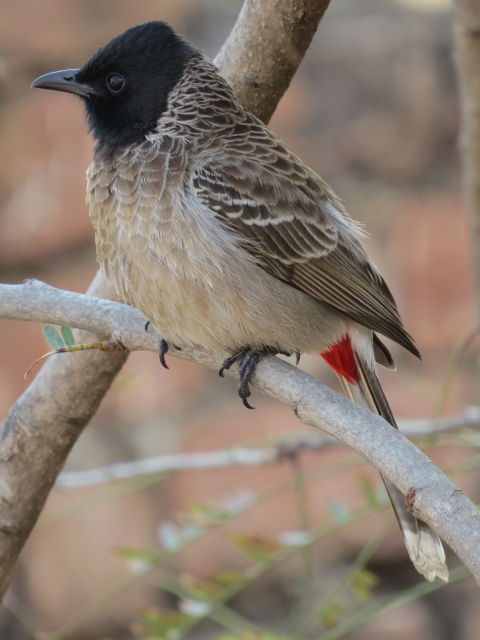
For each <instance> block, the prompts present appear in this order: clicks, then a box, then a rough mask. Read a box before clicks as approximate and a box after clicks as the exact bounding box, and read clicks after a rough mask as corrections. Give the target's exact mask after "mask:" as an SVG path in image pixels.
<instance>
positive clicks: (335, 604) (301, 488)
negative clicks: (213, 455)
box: [0, 0, 480, 640]
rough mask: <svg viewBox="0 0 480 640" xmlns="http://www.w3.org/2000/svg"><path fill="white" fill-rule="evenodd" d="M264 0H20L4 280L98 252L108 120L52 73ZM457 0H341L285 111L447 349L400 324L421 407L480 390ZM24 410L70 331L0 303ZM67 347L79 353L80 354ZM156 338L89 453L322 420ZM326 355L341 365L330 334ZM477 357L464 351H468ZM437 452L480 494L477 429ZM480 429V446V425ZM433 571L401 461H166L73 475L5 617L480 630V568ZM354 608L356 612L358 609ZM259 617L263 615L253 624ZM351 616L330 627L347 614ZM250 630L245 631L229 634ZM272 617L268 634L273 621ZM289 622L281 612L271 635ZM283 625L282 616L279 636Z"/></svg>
mask: <svg viewBox="0 0 480 640" xmlns="http://www.w3.org/2000/svg"><path fill="white" fill-rule="evenodd" d="M241 4H242V2H241V0H163V1H162V2H161V3H159V2H158V1H153V0H141V1H139V2H135V3H132V2H128V1H127V0H115V1H114V0H93V1H92V0H74V1H72V2H68V3H66V2H63V1H62V0H42V2H38V3H32V2H28V1H27V0H15V1H14V0H2V2H1V20H0V140H1V143H0V144H1V150H2V151H1V153H0V224H1V233H0V281H1V282H20V281H22V280H23V279H25V278H32V277H34V278H39V279H41V280H44V281H46V282H48V283H49V284H52V285H54V286H57V287H62V288H66V289H70V290H75V291H84V290H85V289H86V287H87V286H88V284H89V282H90V280H91V279H92V277H93V275H94V274H95V272H96V263H95V253H94V246H93V234H92V229H91V226H90V221H89V218H88V215H87V210H86V207H85V204H84V189H85V178H84V175H85V170H86V167H87V166H88V163H89V160H90V156H91V152H92V141H91V139H90V138H89V136H88V133H87V129H86V124H85V122H84V118H83V113H82V108H81V105H80V103H79V101H77V100H75V99H73V98H72V97H71V96H68V95H59V94H54V93H50V92H41V91H32V90H30V88H29V86H30V82H31V81H32V79H33V78H35V77H36V76H38V75H40V74H41V73H45V72H47V71H50V70H53V69H57V68H59V69H62V68H70V67H79V66H81V65H82V63H83V62H84V61H85V60H86V59H87V58H88V57H89V56H90V55H91V54H92V53H93V52H94V51H95V50H96V49H97V48H98V47H99V46H100V45H102V44H104V43H106V42H107V41H108V40H109V39H110V38H111V37H113V36H114V35H116V34H118V33H119V32H120V31H122V30H123V29H125V28H127V27H129V26H131V25H133V24H138V23H141V22H145V21H148V20H152V19H162V20H167V21H168V22H170V23H171V24H172V25H174V27H176V28H177V29H178V30H179V31H180V32H181V33H183V34H184V35H185V36H186V37H187V38H188V39H189V40H191V41H192V42H193V43H195V44H196V45H198V46H200V47H201V48H203V49H204V50H205V51H206V52H207V53H208V54H209V55H210V56H212V57H213V56H214V55H215V53H216V52H217V50H218V48H219V46H220V45H221V43H222V42H223V40H224V38H225V37H226V35H227V33H228V31H229V29H230V28H231V26H232V24H233V22H234V20H235V17H236V15H237V13H238V11H239V9H240V7H241ZM458 111H459V107H458V96H457V87H456V80H455V73H454V65H453V55H452V18H451V12H450V7H449V4H448V3H447V2H443V1H440V0H438V1H435V0H430V1H428V0H423V1H422V2H421V1H419V0H418V1H415V0H409V1H408V2H406V1H404V2H401V1H399V0H398V1H396V0H362V2H358V0H334V1H333V2H332V5H331V7H330V9H329V10H328V11H327V14H326V15H325V18H324V19H323V21H322V23H321V26H320V29H319V32H318V34H317V36H316V38H315V39H314V42H313V44H312V46H311V48H310V50H309V52H308V54H307V56H306V58H305V60H304V62H303V64H302V65H301V67H300V69H299V71H298V73H297V75H296V77H295V79H294V81H293V82H292V85H291V87H290V89H289V91H288V92H287V94H286V95H285V97H284V98H283V100H282V102H281V104H280V105H279V108H278V109H277V111H276V113H275V116H274V118H273V120H272V123H271V126H272V128H273V129H274V131H275V132H276V133H277V134H278V135H279V136H280V137H281V138H283V139H284V140H285V141H286V142H287V143H288V145H289V146H290V147H291V148H292V149H293V150H294V151H295V152H296V153H298V154H299V155H300V156H301V157H302V158H303V159H304V160H305V161H306V162H307V163H308V164H310V165H311V166H312V167H313V168H314V169H315V170H316V171H318V172H319V173H320V174H321V175H322V176H323V177H324V178H325V179H326V180H327V181H328V182H329V183H330V184H331V185H332V186H333V188H334V189H335V191H336V192H337V193H338V194H340V195H341V196H342V198H343V200H344V202H345V203H346V206H347V208H348V210H349V211H350V212H351V214H352V215H353V217H355V218H357V219H359V220H361V221H363V222H364V223H365V226H366V228H367V229H368V232H369V233H370V234H371V238H370V239H369V240H368V250H369V252H370V253H371V255H372V256H373V257H374V259H375V261H376V263H377V264H378V266H379V268H380V270H381V271H382V273H383V274H384V276H385V277H386V279H387V281H388V282H389V284H390V285H391V288H392V290H393V292H394V294H395V296H396V298H397V301H398V303H399V307H400V309H401V311H402V315H403V318H404V321H405V324H406V326H407V328H408V330H409V331H410V332H411V333H412V335H413V336H414V337H415V339H416V342H417V344H418V346H419V348H420V350H421V352H422V354H423V361H422V362H419V361H415V360H414V359H413V358H412V357H410V356H409V355H408V354H406V353H404V352H402V351H401V350H400V349H399V348H398V349H397V347H396V346H393V347H392V351H393V353H394V355H395V359H396V362H397V368H398V371H397V372H396V373H392V372H387V371H385V372H384V371H382V372H381V379H382V384H383V385H384V388H385V391H386V394H387V396H388V397H389V399H390V402H391V404H392V407H393V410H394V412H395V414H396V415H398V416H399V417H400V418H402V419H416V418H432V417H438V416H440V415H453V414H456V413H460V412H462V411H463V410H464V409H465V407H467V406H469V405H473V404H475V403H477V404H478V402H479V395H478V382H479V375H478V359H477V355H476V354H475V352H474V349H470V350H468V349H463V352H462V357H461V358H460V357H459V346H460V345H461V344H462V342H464V341H465V340H466V339H468V337H469V336H471V332H472V329H473V327H474V303H473V299H474V294H473V284H472V278H471V274H470V257H469V247H468V245H469V238H468V229H467V222H466V217H465V213H464V208H463V204H462V197H461V177H460V167H459V157H458V150H457V140H458ZM0 327H1V331H0V419H1V418H3V416H4V415H5V414H6V412H7V411H8V408H9V406H10V405H11V404H12V403H13V402H14V401H15V399H16V398H17V397H18V396H19V395H20V394H21V392H22V391H23V390H24V388H25V387H26V385H27V384H28V381H27V382H25V381H24V379H23V373H24V372H25V370H26V369H27V368H28V367H29V365H30V364H31V362H32V361H33V360H34V359H35V358H36V357H38V356H39V355H41V354H42V353H43V352H45V351H46V350H48V347H47V345H46V343H45V340H44V338H43V336H42V332H41V329H42V327H41V326H40V325H36V324H33V323H29V324H27V323H20V322H10V321H6V320H0ZM57 357H61V356H57ZM169 364H170V371H165V370H164V369H163V368H162V367H160V365H159V362H158V357H157V356H156V354H153V353H134V354H132V355H131V356H130V358H129V360H128V363H127V365H126V366H125V367H124V369H123V370H122V372H121V373H120V375H119V376H118V378H117V379H116V381H115V383H114V385H113V387H112V389H111V391H110V392H109V394H108V395H107V397H106V398H105V400H104V402H103V404H102V406H101V408H100V410H99V412H98V414H97V415H96V416H95V418H94V420H93V421H92V424H91V425H90V426H89V427H88V428H87V429H86V431H85V433H84V434H83V435H82V436H81V438H80V440H79V442H78V445H77V446H76V447H75V450H74V451H73V452H72V454H71V456H70V459H69V462H68V468H69V469H86V468H91V467H96V466H99V465H108V464H111V463H113V462H119V461H126V460H134V459H137V458H143V457H145V456H151V455H161V454H168V453H173V452H194V451H213V450H217V449H226V448H231V447H234V446H238V445H251V444H254V445H255V446H264V445H267V444H268V443H271V442H276V441H278V440H279V439H282V438H287V439H288V438H295V437H299V436H300V435H301V434H302V433H304V431H305V429H304V427H303V425H301V424H300V423H299V422H298V421H296V419H295V418H294V416H293V415H292V413H291V412H290V411H289V410H287V409H286V408H285V407H283V406H281V405H280V404H278V403H276V402H273V401H272V400H269V399H267V398H265V397H262V396H261V395H260V393H258V392H256V393H254V404H255V406H256V407H257V410H256V411H252V412H247V411H245V410H244V408H243V407H242V405H241V403H240V401H239V400H238V397H237V396H236V393H235V383H234V382H233V381H231V380H221V379H219V378H218V376H217V374H216V373H215V372H213V371H209V370H207V369H205V368H202V367H200V366H198V365H195V364H191V363H187V362H183V361H181V360H174V359H171V360H170V362H169ZM301 364H302V366H303V367H304V368H305V369H306V370H307V371H309V372H310V373H312V374H314V375H316V376H318V377H319V378H320V379H321V380H322V381H323V382H325V383H327V384H331V385H332V386H334V387H335V388H337V383H336V381H335V379H334V376H332V374H331V373H330V372H329V371H328V370H327V369H326V367H325V366H324V365H323V364H322V362H320V360H319V359H318V358H309V357H304V358H303V359H302V363H301ZM453 371H454V372H455V375H454V376H453V375H450V374H451V373H452V372H453ZM424 444H425V446H428V451H429V454H430V455H432V457H433V458H434V459H435V460H436V462H438V464H439V465H440V466H441V467H442V468H443V469H445V470H447V471H450V472H451V474H452V477H453V479H454V480H455V482H457V483H458V484H459V486H461V487H462V488H463V489H464V490H465V491H466V492H467V494H468V495H469V496H470V497H472V498H473V499H474V500H475V499H478V496H479V490H478V480H479V473H478V469H477V468H478V465H479V464H480V460H479V459H478V454H477V453H476V449H475V447H477V446H478V444H479V442H478V438H476V436H475V434H474V433H469V432H465V431H460V432H456V433H453V434H452V433H450V434H448V435H443V436H438V437H437V436H430V437H429V438H428V440H426V441H425V442H424ZM477 451H478V449H477ZM449 564H450V566H451V568H452V569H453V570H454V580H453V581H452V583H451V584H450V585H448V586H446V587H443V588H438V585H434V588H433V589H431V588H430V586H429V585H426V583H425V582H424V581H422V580H421V579H420V576H418V575H417V574H416V573H415V571H414V570H413V568H412V566H411V565H410V563H409V561H408V559H407V556H406V553H405V551H404V548H403V544H402V541H401V538H400V535H399V533H398V532H397V529H396V527H395V526H394V523H393V518H392V515H391V512H390V510H389V509H387V508H385V499H384V495H383V493H382V490H381V487H380V481H379V478H378V476H377V474H376V473H375V472H374V471H373V470H372V469H370V468H368V467H367V466H366V465H364V464H363V463H362V461H361V460H360V459H359V458H357V457H356V456H354V455H353V454H352V453H351V452H350V451H348V450H346V449H345V448H343V447H336V448H329V449H328V450H323V451H322V450H320V451H310V452H304V453H301V454H299V455H298V456H293V457H291V458H289V459H287V460H285V461H282V462H279V463H277V464H274V465H268V466H263V467H260V466H259V467H251V468H249V467H232V468H228V469H223V470H216V471H215V470H211V471H210V470H209V471H186V472H180V473H176V474H172V475H169V476H165V475H161V474H150V475H147V476H145V475H143V476H139V477H137V478H134V479H130V480H125V481H118V482H115V483H110V484H101V485H99V486H93V487H72V488H61V487H59V488H56V489H55V490H54V491H53V493H52V495H51V496H50V499H49V501H48V504H47V506H46V509H45V512H44V514H43V516H42V518H41V520H40V522H39V523H38V525H37V527H36V529H35V531H34V533H33V535H32V537H31V539H30V541H29V543H28V544H27V547H26V548H25V550H24V553H23V555H22V559H21V562H20V564H19V566H18V568H17V571H16V575H15V580H14V582H13V585H12V587H11V589H10V593H9V596H8V599H7V605H8V610H9V612H8V613H6V612H4V615H3V618H1V619H0V637H1V638H5V639H8V640H21V639H22V638H26V637H27V635H26V634H27V630H30V631H31V632H33V633H35V634H38V637H41V638H43V639H44V640H54V639H57V640H60V638H62V639H66V638H68V639H69V640H70V639H71V640H93V639H98V638H112V639H113V638H114V639H126V638H170V639H175V640H176V639H177V638H182V637H184V635H185V634H188V633H189V634H190V635H188V637H191V638H218V637H222V634H227V631H228V633H229V634H230V635H229V636H228V637H229V638H239V637H249V638H255V637H257V636H256V635H255V633H260V632H261V631H262V630H263V631H265V630H268V631H269V632H271V633H272V634H273V633H275V634H279V635H281V636H284V637H295V638H307V637H308V638H320V637H322V638H328V639H330V640H331V639H333V638H343V637H348V638H352V639H354V640H363V639H366V638H369V640H376V639H383V638H385V637H387V634H388V637H389V638H390V640H395V639H397V638H398V639H400V638H406V637H408V638H409V639H410V640H417V639H418V640H420V639H421V640H429V639H433V638H435V640H444V639H445V640H446V639H447V638H448V639H452V638H455V639H457V640H473V639H474V638H475V639H476V638H478V628H479V624H480V611H479V609H478V606H477V602H478V601H477V597H478V595H477V593H476V590H475V587H474V586H473V581H472V580H471V579H468V578H464V577H462V576H463V574H461V572H460V573H458V572H457V573H455V567H457V566H458V561H456V559H455V558H454V557H453V556H452V557H451V558H450V559H449ZM342 625H343V626H342ZM242 634H251V635H242ZM329 634H330V635H329ZM225 637H226V635H225ZM258 637H265V638H267V636H260V635H259V636H258ZM268 637H269V638H272V639H273V637H274V636H273V635H272V636H268ZM275 637H276V636H275Z"/></svg>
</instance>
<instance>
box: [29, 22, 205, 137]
mask: <svg viewBox="0 0 480 640" xmlns="http://www.w3.org/2000/svg"><path fill="white" fill-rule="evenodd" d="M195 55H198V52H197V51H196V50H195V49H194V48H193V47H191V46H190V45H189V44H187V43H186V42H185V41H184V40H182V38H180V37H179V36H177V34H176V33H175V32H174V31H173V29H172V28H171V27H170V26H169V25H168V24H166V23H165V22H147V23H146V24H142V25H139V26H137V27H132V28H131V29H128V30H127V31H125V32H124V33H122V34H121V35H119V36H117V37H116V38H114V39H113V40H112V41H111V42H109V43H108V44H106V45H105V46H104V47H102V48H101V49H100V50H99V51H97V53H95V55H94V56H92V58H90V60H89V61H88V62H87V63H86V64H85V65H84V66H83V67H82V68H81V69H68V70H66V71H55V72H53V73H47V74H45V75H43V76H40V78H37V79H36V80H35V81H34V82H33V83H32V86H33V87H40V88H43V89H54V90H57V91H68V92H69V93H74V94H76V95H79V96H80V97H81V98H82V100H83V101H84V103H85V107H86V111H87V118H88V123H89V125H90V129H91V131H92V133H93V135H94V137H95V138H96V139H97V140H98V141H99V143H100V144H106V145H107V146H109V147H122V146H126V145H129V144H132V143H134V142H140V141H142V140H144V138H145V135H146V134H147V133H150V132H152V131H154V130H155V127H156V123H157V120H158V118H159V117H160V116H161V114H162V113H163V111H164V110H165V106H166V104H167V99H168V94H169V93H170V91H171V90H172V89H173V87H174V86H175V85H176V83H177V81H178V80H179V78H180V77H181V75H182V72H183V69H184V67H185V64H186V63H187V61H188V60H189V59H190V58H191V57H192V56H195Z"/></svg>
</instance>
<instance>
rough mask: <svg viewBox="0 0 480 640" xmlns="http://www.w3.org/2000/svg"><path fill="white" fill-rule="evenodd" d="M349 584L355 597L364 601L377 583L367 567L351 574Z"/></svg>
mask: <svg viewBox="0 0 480 640" xmlns="http://www.w3.org/2000/svg"><path fill="white" fill-rule="evenodd" d="M350 584H351V585H352V589H353V592H354V593H355V595H356V597H357V598H358V599H359V600H361V601H362V602H365V600H369V599H370V598H371V597H372V591H373V588H374V587H376V586H377V584H378V578H377V576H376V575H375V574H374V573H372V572H371V571H369V570H368V569H359V570H358V571H356V572H355V573H354V574H353V575H352V577H351V579H350Z"/></svg>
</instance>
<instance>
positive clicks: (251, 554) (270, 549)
mask: <svg viewBox="0 0 480 640" xmlns="http://www.w3.org/2000/svg"><path fill="white" fill-rule="evenodd" d="M230 540H231V542H232V544H233V545H234V546H235V547H236V548H237V549H238V550H239V551H241V552H242V553H244V554H245V555H246V556H247V557H248V558H250V559H251V560H253V561H255V562H266V561H267V560H269V558H270V556H271V555H272V553H274V552H275V551H277V549H279V548H280V546H279V545H278V544H276V543H275V542H273V541H272V540H267V539H266V538H261V537H260V536H250V535H246V534H242V533H234V534H233V535H231V536H230Z"/></svg>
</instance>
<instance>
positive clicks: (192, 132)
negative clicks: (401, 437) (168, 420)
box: [32, 21, 448, 581]
mask: <svg viewBox="0 0 480 640" xmlns="http://www.w3.org/2000/svg"><path fill="white" fill-rule="evenodd" d="M32 87H35V88H42V89H48V90H55V91H63V92H68V93H71V94H74V95H76V96H78V97H79V98H80V99H81V101H82V103H83V105H84V107H85V113H86V119H87V122H88V126H89V130H90V132H91V134H92V135H93V138H94V139H95V142H96V146H95V150H94V154H93V160H92V163H91V164H90V166H89V169H88V171H87V204H88V206H89V213H90V217H91V220H92V223H93V227H94V230H95V243H96V254H97V260H98V263H99V265H100V268H101V270H102V271H103V273H104V275H105V276H106V278H107V280H109V281H110V282H111V283H112V284H113V286H114V287H115V290H116V292H117V294H118V296H119V297H120V298H121V299H122V300H123V301H124V302H126V303H128V304H130V305H132V306H134V307H136V308H138V309H139V310H140V311H141V312H142V313H143V314H144V316H145V317H146V318H148V321H149V323H151V324H152V325H153V326H154V327H155V328H156V329H157V330H158V332H159V335H161V336H162V340H161V342H160V345H159V353H160V360H161V362H162V364H163V365H164V366H167V364H166V361H165V354H166V353H167V352H168V350H169V348H171V347H175V346H176V345H180V347H179V348H181V345H184V346H194V347H197V348H198V347H201V348H203V349H206V350H210V351H214V352H223V353H228V354H230V355H229V357H228V358H226V359H225V361H224V363H223V366H222V368H221V370H220V372H219V373H220V374H221V375H223V373H224V371H225V370H226V369H228V368H230V367H232V366H233V365H234V363H237V365H238V369H239V378H240V382H239V386H238V393H239V395H240V398H241V399H242V401H243V403H244V404H245V406H246V407H247V408H252V407H251V405H250V403H249V401H248V399H249V397H250V394H251V390H250V383H251V380H252V377H253V376H254V373H255V369H256V366H257V364H258V362H259V361H260V360H261V359H262V358H264V357H265V356H268V355H276V354H297V358H298V357H299V354H301V353H315V354H320V355H321V356H322V357H323V358H324V360H325V361H326V362H327V363H328V364H329V365H330V366H331V367H332V369H333V370H334V371H335V372H336V374H337V375H338V376H339V378H340V379H341V381H342V383H343V385H344V387H345V391H346V392H347V394H348V395H349V396H350V397H351V398H352V399H353V400H355V401H357V402H361V401H363V402H365V403H366V404H367V406H369V407H370V409H371V410H373V411H375V412H377V413H378V414H379V415H380V416H382V417H383V418H384V419H385V420H386V421H387V422H389V423H390V424H391V425H392V427H394V428H397V424H396V422H395V418H394V416H393V413H392V411H391V409H390V407H389V404H388V402H387V399H386V397H385V395H384V393H383V390H382V387H381V385H380V382H379V379H378V377H377V374H376V363H378V364H380V365H384V366H386V367H389V368H393V367H394V363H393V359H392V356H391V354H390V352H389V350H388V349H387V347H386V346H385V344H384V343H383V341H382V340H381V338H380V337H379V335H381V336H384V337H386V338H389V339H391V340H393V341H394V342H396V343H398V344H399V345H401V346H402V347H404V348H405V349H406V350H407V351H409V352H410V353H412V354H413V355H415V356H418V357H420V353H419V351H418V349H417V347H416V346H415V344H414V342H413V339H412V338H411V336H410V335H409V334H408V333H407V331H406V330H405V328H404V326H403V324H402V320H401V318H400V315H399V312H398V309H397V306H396V303H395V300H394V298H393V296H392V294H391V292H390V290H389V288H388V286H387V284H386V282H385V280H384V279H383V277H382V276H381V275H380V273H379V271H378V269H377V268H376V266H375V265H374V264H373V262H372V261H371V260H370V259H369V257H368V255H367V253H366V250H365V248H364V246H363V236H364V232H363V231H362V227H361V225H360V224H359V223H357V222H356V221H354V220H353V219H352V218H351V217H350V216H349V214H348V213H347V211H346V209H345V207H344V205H343V203H342V202H341V200H340V199H339V197H337V195H336V194H335V193H334V191H333V190H332V189H331V188H330V187H329V186H328V184H327V183H326V182H325V181H324V180H323V179H322V178H321V177H320V176H318V175H317V174H316V173H315V171H313V170H312V169H310V168H309V167H307V166H306V165H305V164H304V163H303V162H302V160H301V159H300V158H299V157H298V156H296V155H295V154H294V153H293V152H292V151H290V150H289V149H288V148H287V147H286V145H285V144H284V143H283V142H282V141H281V140H280V139H279V138H278V137H277V136H276V135H275V134H274V133H273V132H272V131H271V130H270V129H269V128H268V127H267V126H266V125H265V124H264V123H263V122H262V121H261V120H259V119H257V118H256V117H255V116H254V115H253V114H252V113H250V112H249V111H248V110H247V109H245V108H244V107H243V106H242V104H241V103H240V101H239V100H238V99H237V97H236V96H235V93H234V91H233V89H232V88H231V87H230V85H229V84H228V83H227V81H226V80H225V79H224V78H222V76H221V75H220V73H219V72H218V70H217V68H216V67H215V66H214V64H213V63H212V62H210V61H209V60H208V59H207V57H206V56H205V55H204V54H203V53H202V52H201V51H200V50H199V49H197V48H196V47H194V46H193V45H191V44H190V43H188V42H187V41H186V40H185V39H184V38H183V37H181V36H180V35H179V34H177V33H176V31H174V29H173V28H172V27H171V26H170V25H168V24H167V23H165V22H162V21H152V22H148V23H145V24H141V25H138V26H134V27H131V28H129V29H127V30H126V31H125V32H123V33H122V34H120V35H119V36H117V37H115V38H114V39H113V40H111V41H110V42H109V43H107V44H106V45H104V46H103V47H101V48H100V49H99V50H98V51H97V52H96V53H95V54H94V55H93V56H92V57H91V58H90V59H89V60H88V61H87V62H86V63H85V64H84V65H83V66H82V67H81V68H77V69H66V70H61V71H53V72H50V73H46V74H44V75H42V76H40V77H39V78H37V79H36V80H34V81H33V83H32ZM362 399H363V400H362ZM383 481H384V482H385V485H386V488H387V492H388V494H389V497H390V499H391V502H392V505H393V508H394V511H395V514H396V517H397V520H398V523H399V525H400V529H401V531H402V534H403V537H404V541H405V545H406V549H407V552H408V555H409V556H410V558H411V560H412V562H413V564H414V566H415V568H416V569H417V571H418V572H419V573H420V574H422V575H423V576H425V578H426V579H427V580H430V581H433V580H434V579H435V578H436V577H439V578H440V579H442V580H444V581H448V568H447V566H446V561H445V553H444V550H443V547H442V543H441V541H440V539H439V537H438V535H437V534H436V533H435V532H434V531H433V530H432V529H431V528H430V527H429V526H428V525H427V524H426V523H425V522H423V521H421V520H419V519H417V518H416V517H414V516H413V515H412V513H410V510H411V509H409V508H408V507H407V505H406V504H405V499H404V496H403V495H402V494H401V492H400V491H399V490H398V489H397V488H396V487H395V486H394V485H393V484H391V483H390V482H389V481H388V480H387V479H386V478H383Z"/></svg>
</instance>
